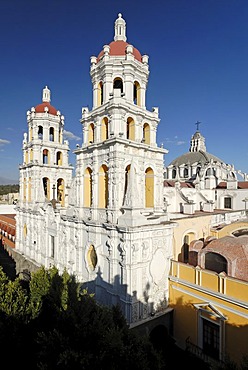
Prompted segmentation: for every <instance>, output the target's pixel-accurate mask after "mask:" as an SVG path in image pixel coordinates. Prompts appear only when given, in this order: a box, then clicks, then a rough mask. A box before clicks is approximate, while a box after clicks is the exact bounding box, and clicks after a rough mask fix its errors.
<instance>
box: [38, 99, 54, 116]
mask: <svg viewBox="0 0 248 370" xmlns="http://www.w3.org/2000/svg"><path fill="white" fill-rule="evenodd" d="M45 108H47V111H48V113H49V114H53V115H54V116H56V115H57V109H56V108H54V107H53V106H52V105H51V104H50V103H49V102H43V103H41V104H38V105H36V107H35V112H36V113H44V112H45Z"/></svg>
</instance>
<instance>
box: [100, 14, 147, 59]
mask: <svg viewBox="0 0 248 370" xmlns="http://www.w3.org/2000/svg"><path fill="white" fill-rule="evenodd" d="M105 46H108V47H109V50H108V54H109V55H110V56H125V55H126V53H127V47H128V46H130V47H132V51H131V53H132V54H133V55H134V58H135V59H136V60H138V61H139V62H141V61H142V56H141V54H140V52H139V50H138V49H136V48H135V47H134V46H133V45H131V44H129V43H128V42H127V37H126V22H125V20H124V19H123V18H122V14H121V13H119V14H118V18H117V19H116V21H115V35H114V41H112V42H110V44H108V45H105ZM103 55H104V50H102V51H101V52H100V53H99V54H98V57H97V61H98V62H99V60H100V59H101V58H102V56H103Z"/></svg>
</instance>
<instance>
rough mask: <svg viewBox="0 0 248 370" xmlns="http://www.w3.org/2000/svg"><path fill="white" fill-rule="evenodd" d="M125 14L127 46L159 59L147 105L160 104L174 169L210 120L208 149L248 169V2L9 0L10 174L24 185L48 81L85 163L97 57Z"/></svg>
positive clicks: (5, 47) (2, 155)
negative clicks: (86, 110)
mask: <svg viewBox="0 0 248 370" xmlns="http://www.w3.org/2000/svg"><path fill="white" fill-rule="evenodd" d="M118 13H122V15H123V18H124V19H125V21H126V26H127V29H126V34H127V41H128V42H129V43H130V44H132V45H134V46H135V47H136V48H137V49H139V51H140V52H141V54H142V55H143V54H147V55H149V65H150V77H149V83H148V89H147V95H146V105H147V109H148V110H151V109H152V107H159V116H160V119H161V121H160V124H159V126H158V133H157V142H158V144H159V145H160V144H161V143H163V145H164V147H165V148H166V149H168V150H169V153H168V154H166V155H165V164H166V165H168V164H169V163H170V162H171V161H172V160H173V159H175V158H176V157H178V156H180V155H182V154H184V153H186V152H188V150H189V145H190V139H191V135H193V134H194V132H195V131H196V125H195V122H196V121H201V124H200V126H199V129H200V131H201V133H202V135H203V136H204V137H205V139H206V147H207V151H208V152H209V153H211V154H214V155H216V156H217V157H219V158H221V159H222V160H223V161H224V162H225V163H228V164H234V166H235V168H236V169H238V170H241V171H244V172H248V145H247V138H248V21H247V19H248V1H247V0H159V1H158V0H153V1H144V0H133V1H128V0H125V1H124V0H119V1H118V0H105V1H100V0H95V1H83V0H70V1H69V0H21V1H20V0H1V1H0V35H1V36H0V50H1V57H0V97H1V99H0V113H1V119H0V167H1V173H0V176H1V177H5V178H8V179H11V180H15V179H18V177H19V164H21V163H22V140H23V134H24V132H27V122H26V112H27V110H29V109H30V108H31V107H33V106H36V105H37V104H39V103H40V102H41V98H42V89H43V87H45V86H46V85H47V86H48V87H49V88H50V90H51V97H52V101H51V103H52V105H53V106H55V107H56V108H57V109H59V110H60V111H61V113H62V114H63V115H64V116H65V130H66V132H67V134H68V138H69V143H70V148H71V152H70V162H71V163H73V164H74V163H75V159H74V154H73V150H74V149H75V148H76V144H77V143H79V144H80V143H81V142H82V129H81V124H80V122H79V120H80V118H81V108H82V107H83V106H87V105H89V107H90V109H91V107H92V85H91V80H90V75H89V69H90V57H91V56H92V55H96V56H97V55H98V54H99V52H100V51H101V50H102V47H103V45H105V44H108V43H110V42H111V41H112V40H113V37H114V22H115V20H116V18H117V15H118Z"/></svg>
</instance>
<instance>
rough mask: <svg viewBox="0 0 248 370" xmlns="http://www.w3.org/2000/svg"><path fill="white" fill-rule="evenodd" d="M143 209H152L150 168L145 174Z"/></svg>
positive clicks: (152, 196)
mask: <svg viewBox="0 0 248 370" xmlns="http://www.w3.org/2000/svg"><path fill="white" fill-rule="evenodd" d="M145 207H146V208H151V207H154V173H153V170H152V169H151V168H150V167H149V168H147V169H146V172H145Z"/></svg>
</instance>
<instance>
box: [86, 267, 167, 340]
mask: <svg viewBox="0 0 248 370" xmlns="http://www.w3.org/2000/svg"><path fill="white" fill-rule="evenodd" d="M96 275H97V276H96V278H95V280H92V281H87V282H85V283H83V284H82V289H87V291H88V293H92V294H94V295H95V299H96V300H97V302H98V303H99V304H101V305H104V306H113V305H118V306H119V307H120V309H121V311H122V313H123V315H124V317H125V318H126V320H127V322H128V324H129V326H130V328H131V329H133V330H135V331H137V332H139V333H140V334H142V335H144V334H145V335H149V336H150V335H152V334H151V333H152V331H153V330H154V329H155V328H157V327H158V326H159V327H160V329H161V328H163V329H162V330H160V334H161V335H162V336H165V337H166V338H167V337H168V335H171V336H172V332H173V321H172V320H173V309H171V308H169V307H167V306H168V305H167V302H166V304H165V302H161V308H159V309H158V310H157V311H155V310H154V303H153V302H148V297H149V287H150V286H149V283H147V285H146V289H145V290H144V292H143V297H144V301H143V302H141V301H140V300H139V299H138V297H137V292H136V291H133V292H132V294H129V293H128V287H127V285H126V284H123V283H122V282H121V277H120V275H116V276H115V277H114V280H113V283H109V282H107V281H105V280H104V279H103V278H102V272H101V269H100V267H99V268H98V271H97V274H96ZM156 330H157V329H156Z"/></svg>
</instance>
